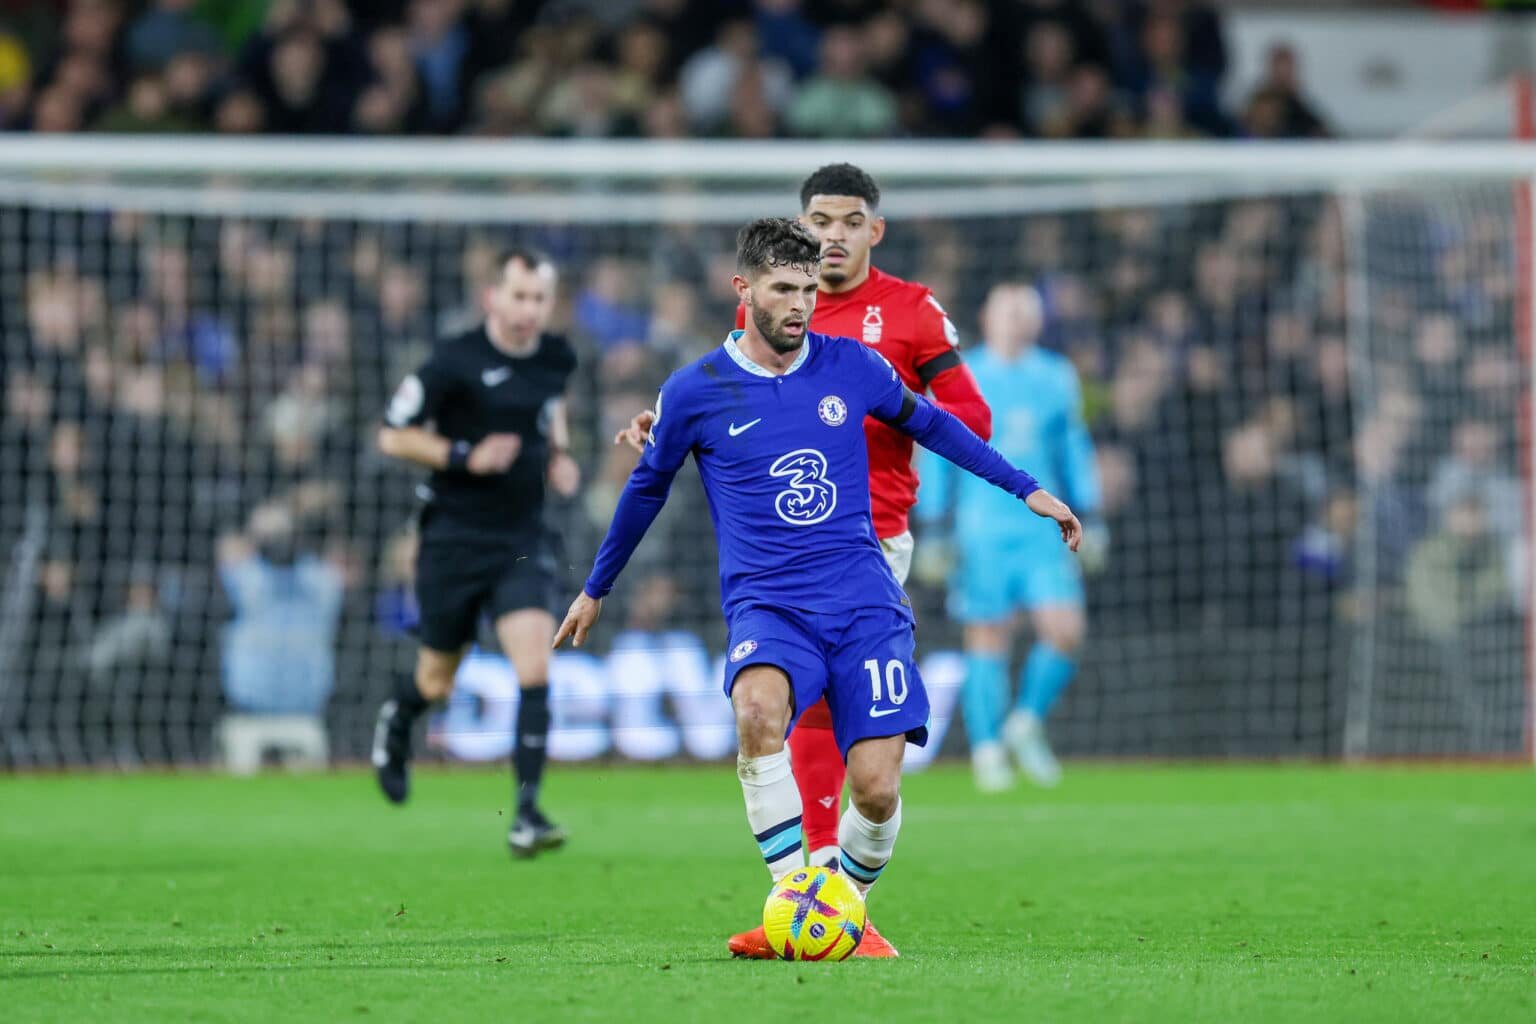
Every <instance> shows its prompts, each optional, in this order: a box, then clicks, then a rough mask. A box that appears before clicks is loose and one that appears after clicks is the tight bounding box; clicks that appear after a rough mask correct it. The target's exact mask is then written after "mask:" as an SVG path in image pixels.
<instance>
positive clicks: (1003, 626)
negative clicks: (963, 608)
mask: <svg viewBox="0 0 1536 1024" xmlns="http://www.w3.org/2000/svg"><path fill="white" fill-rule="evenodd" d="M1008 639H1009V638H1008V625H1007V623H1002V622H986V623H976V624H974V625H970V626H966V627H965V649H966V650H967V651H970V652H972V653H974V654H1007V653H1008Z"/></svg>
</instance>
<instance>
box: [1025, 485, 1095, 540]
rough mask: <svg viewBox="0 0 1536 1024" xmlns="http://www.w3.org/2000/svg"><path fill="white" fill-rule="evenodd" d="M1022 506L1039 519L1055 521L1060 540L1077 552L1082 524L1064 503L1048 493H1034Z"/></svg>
mask: <svg viewBox="0 0 1536 1024" xmlns="http://www.w3.org/2000/svg"><path fill="white" fill-rule="evenodd" d="M1024 504H1026V505H1028V506H1029V510H1030V511H1031V512H1033V513H1034V514H1035V515H1037V516H1039V517H1040V518H1042V519H1054V520H1056V525H1057V526H1059V527H1061V539H1062V540H1063V541H1065V542H1066V545H1067V547H1068V548H1070V549H1072V550H1073V551H1076V550H1077V546H1078V545H1079V544H1081V543H1082V542H1083V524H1082V523H1080V522H1078V521H1077V516H1075V515H1073V514H1072V510H1071V509H1070V508H1068V507H1067V503H1066V502H1064V501H1062V500H1061V499H1060V498H1058V497H1056V496H1055V495H1054V494H1051V493H1050V492H1049V491H1036V492H1035V493H1033V494H1031V495H1030V496H1029V497H1027V498H1025V499H1024Z"/></svg>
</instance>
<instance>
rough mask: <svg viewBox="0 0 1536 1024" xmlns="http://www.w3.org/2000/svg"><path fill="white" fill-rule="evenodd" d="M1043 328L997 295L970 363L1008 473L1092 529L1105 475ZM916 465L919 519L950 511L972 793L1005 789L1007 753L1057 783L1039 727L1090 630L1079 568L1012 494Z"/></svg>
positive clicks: (1027, 298)
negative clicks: (1019, 621) (1026, 648)
mask: <svg viewBox="0 0 1536 1024" xmlns="http://www.w3.org/2000/svg"><path fill="white" fill-rule="evenodd" d="M1042 325H1043V316H1042V310H1041V304H1040V297H1039V295H1038V293H1036V292H1035V290H1034V289H1033V288H1031V287H1029V286H1028V285H1023V284H1000V285H998V286H996V287H995V288H993V289H992V292H991V293H990V295H989V296H988V298H987V303H986V306H985V308H984V309H983V312H982V331H983V334H984V336H985V339H986V346H985V347H984V348H983V349H981V350H979V351H974V352H972V353H969V354H968V355H967V356H966V359H965V362H966V365H967V366H968V367H969V368H970V370H971V372H972V373H973V374H974V375H975V377H976V381H977V384H978V385H979V386H980V388H981V393H982V394H983V395H984V396H985V397H986V399H987V402H988V403H989V404H990V405H991V407H992V424H993V428H992V444H993V447H995V448H996V449H997V450H998V451H999V452H1001V453H1002V454H1003V456H1004V457H1005V458H1007V459H1008V460H1009V461H1010V462H1012V463H1013V464H1014V465H1027V466H1029V467H1031V470H1032V472H1033V473H1034V474H1035V475H1036V477H1037V479H1038V480H1039V482H1040V485H1041V486H1042V487H1044V488H1046V489H1047V490H1049V491H1051V492H1052V493H1055V494H1059V495H1061V496H1062V498H1063V500H1065V501H1066V502H1067V503H1068V504H1070V505H1071V506H1072V508H1073V509H1074V510H1075V511H1077V512H1078V513H1079V515H1080V516H1081V517H1082V518H1083V519H1084V520H1085V521H1090V522H1091V520H1092V517H1093V516H1094V515H1095V513H1096V512H1097V511H1098V506H1099V477H1098V471H1097V469H1096V467H1095V465H1094V455H1093V442H1092V441H1091V440H1090V439H1089V436H1088V430H1087V427H1086V425H1085V424H1084V422H1083V417H1082V410H1081V404H1082V402H1081V396H1080V393H1079V387H1078V379H1077V372H1076V370H1075V369H1074V368H1073V366H1072V364H1071V362H1070V361H1068V360H1067V359H1066V357H1064V356H1061V355H1059V354H1057V353H1055V352H1050V351H1047V350H1045V349H1042V348H1040V347H1039V346H1038V345H1037V344H1036V340H1037V338H1038V336H1039V334H1040V329H1041V327H1042ZM922 458H923V459H925V460H926V463H925V464H924V465H922V466H921V468H920V473H919V475H920V476H921V478H922V480H923V487H922V490H921V491H920V492H919V493H918V504H917V515H918V520H919V522H928V523H935V522H937V521H939V520H940V519H942V518H943V517H944V516H945V515H946V514H947V513H949V512H951V511H953V513H954V526H955V537H954V550H955V553H956V555H957V556H958V561H957V568H956V571H955V574H954V578H953V580H952V584H951V590H950V597H951V611H952V613H953V614H954V616H955V617H956V618H957V619H958V620H959V621H961V622H962V623H964V624H965V649H966V680H965V687H964V689H963V691H962V695H961V710H962V712H963V714H964V716H965V728H966V732H967V734H968V735H969V736H970V739H971V759H972V767H973V769H974V771H975V775H976V783H977V785H978V786H979V787H980V788H982V789H984V790H999V789H1006V788H1007V787H1008V786H1009V785H1011V784H1012V781H1013V779H1012V769H1011V767H1010V766H1009V763H1008V756H1007V753H1008V750H1011V751H1012V753H1013V755H1014V757H1015V759H1016V760H1017V761H1018V762H1019V766H1020V768H1022V769H1023V771H1024V772H1025V774H1026V775H1028V776H1029V777H1030V778H1031V779H1032V780H1034V781H1035V782H1036V783H1038V784H1040V785H1044V786H1051V785H1055V784H1056V782H1057V781H1059V780H1060V777H1061V768H1060V766H1059V765H1058V764H1057V762H1056V758H1055V756H1054V755H1053V754H1052V752H1051V748H1050V745H1049V743H1048V742H1047V740H1046V735H1045V719H1046V716H1047V715H1048V714H1050V711H1051V707H1052V706H1053V705H1054V704H1055V703H1056V700H1057V698H1059V697H1060V696H1061V693H1062V691H1063V690H1065V689H1066V687H1067V684H1068V683H1069V682H1071V680H1072V677H1073V675H1074V674H1075V673H1076V669H1077V663H1076V655H1077V650H1078V648H1079V646H1080V645H1081V644H1082V640H1083V632H1084V626H1085V616H1084V611H1083V580H1082V571H1081V569H1080V568H1079V566H1078V561H1077V559H1075V558H1073V557H1072V556H1071V554H1070V553H1069V552H1067V551H1066V549H1065V548H1063V547H1062V545H1061V541H1060V538H1059V537H1058V536H1057V534H1056V531H1054V530H1052V529H1051V528H1050V527H1049V526H1048V525H1047V526H1045V528H1044V529H1041V528H1040V524H1039V523H1038V522H1037V521H1033V520H1030V519H1029V518H1027V517H1020V516H1017V515H1009V514H1007V513H1008V511H1009V510H1010V509H1011V506H1010V504H1009V499H1008V497H1007V495H1004V494H1002V493H1001V492H999V491H997V490H996V489H994V488H992V487H989V486H987V485H986V484H984V483H982V482H981V481H979V480H976V479H975V478H974V477H970V476H968V475H966V474H962V473H955V472H953V467H951V466H950V465H949V464H948V463H946V462H944V461H943V460H942V459H938V458H934V457H932V456H930V455H929V454H928V453H926V452H925V453H924V454H923V456H922ZM1093 532H1094V531H1092V530H1091V529H1090V530H1089V531H1088V534H1087V536H1086V537H1085V542H1084V548H1085V550H1084V555H1085V558H1087V559H1088V560H1091V556H1092V554H1093V548H1094V547H1096V546H1097V545H1095V543H1094V538H1093ZM1020 609H1024V610H1026V611H1028V612H1029V616H1030V620H1031V624H1032V626H1033V627H1034V639H1035V642H1034V645H1033V647H1032V648H1031V649H1030V652H1029V655H1028V657H1027V658H1026V659H1025V661H1024V666H1023V669H1022V671H1021V673H1020V679H1019V688H1018V695H1017V699H1016V701H1015V703H1014V706H1013V709H1012V710H1011V711H1009V710H1007V708H1008V690H1009V685H1008V674H1009V673H1008V653H1009V650H1010V647H1011V641H1012V636H1011V633H1012V626H1013V620H1014V616H1015V613H1016V612H1018V611H1019V610H1020ZM1005 746H1006V749H1005Z"/></svg>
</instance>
